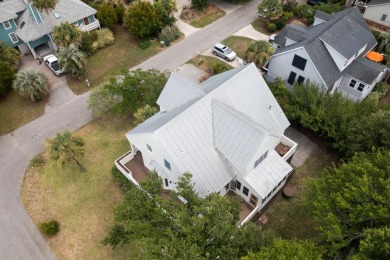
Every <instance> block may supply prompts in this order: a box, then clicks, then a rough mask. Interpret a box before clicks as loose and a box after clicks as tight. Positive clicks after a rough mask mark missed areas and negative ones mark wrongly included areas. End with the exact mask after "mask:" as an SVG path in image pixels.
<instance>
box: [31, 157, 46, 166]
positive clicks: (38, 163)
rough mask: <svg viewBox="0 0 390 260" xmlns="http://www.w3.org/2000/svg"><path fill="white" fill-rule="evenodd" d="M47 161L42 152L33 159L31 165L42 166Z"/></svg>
mask: <svg viewBox="0 0 390 260" xmlns="http://www.w3.org/2000/svg"><path fill="white" fill-rule="evenodd" d="M44 163H45V159H44V158H43V156H42V155H41V154H38V155H37V156H35V157H34V158H33V159H32V160H31V161H30V165H31V166H32V167H40V166H42V165H43V164H44Z"/></svg>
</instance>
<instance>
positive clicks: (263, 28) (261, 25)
mask: <svg viewBox="0 0 390 260" xmlns="http://www.w3.org/2000/svg"><path fill="white" fill-rule="evenodd" d="M252 26H253V28H255V30H257V31H259V32H261V33H264V34H267V35H270V34H271V33H269V32H268V30H267V21H266V20H264V19H262V18H259V19H257V20H256V21H254V22H253V23H252Z"/></svg>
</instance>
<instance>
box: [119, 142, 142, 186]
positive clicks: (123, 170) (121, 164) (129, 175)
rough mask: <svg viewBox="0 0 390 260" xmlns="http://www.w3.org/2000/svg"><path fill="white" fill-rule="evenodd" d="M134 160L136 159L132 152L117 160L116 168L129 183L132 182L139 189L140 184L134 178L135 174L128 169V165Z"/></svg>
mask: <svg viewBox="0 0 390 260" xmlns="http://www.w3.org/2000/svg"><path fill="white" fill-rule="evenodd" d="M133 158H134V152H133V151H132V150H130V151H128V152H127V153H125V154H124V155H122V156H121V157H119V158H118V159H116V160H115V166H116V168H117V169H118V170H119V171H120V172H121V173H122V174H123V175H124V176H125V177H126V178H127V179H128V180H129V181H131V182H132V183H133V184H134V185H136V186H137V187H139V184H138V182H137V181H136V180H135V179H134V177H133V173H132V172H131V171H130V170H129V169H128V168H127V167H126V163H127V162H129V161H130V160H132V159H133Z"/></svg>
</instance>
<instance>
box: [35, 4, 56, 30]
mask: <svg viewBox="0 0 390 260" xmlns="http://www.w3.org/2000/svg"><path fill="white" fill-rule="evenodd" d="M57 2H58V0H33V5H34V6H35V7H36V8H37V9H38V11H40V12H42V11H45V13H46V14H47V17H49V21H50V25H51V28H52V29H53V22H52V20H51V17H50V15H49V11H52V10H53V9H54V8H55V7H56V5H57Z"/></svg>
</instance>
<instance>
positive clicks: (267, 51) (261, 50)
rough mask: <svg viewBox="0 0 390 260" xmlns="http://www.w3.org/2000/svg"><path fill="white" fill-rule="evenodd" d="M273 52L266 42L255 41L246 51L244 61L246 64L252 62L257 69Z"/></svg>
mask: <svg viewBox="0 0 390 260" xmlns="http://www.w3.org/2000/svg"><path fill="white" fill-rule="evenodd" d="M274 52H275V50H274V48H272V46H271V45H270V44H269V43H268V42H266V41H255V42H253V43H251V44H250V45H249V47H248V49H247V50H246V52H245V60H246V61H247V62H254V63H255V64H256V66H257V67H262V66H263V65H264V63H266V62H267V61H268V60H269V58H270V57H271V55H272V54H274Z"/></svg>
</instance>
